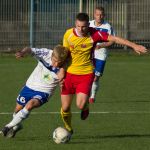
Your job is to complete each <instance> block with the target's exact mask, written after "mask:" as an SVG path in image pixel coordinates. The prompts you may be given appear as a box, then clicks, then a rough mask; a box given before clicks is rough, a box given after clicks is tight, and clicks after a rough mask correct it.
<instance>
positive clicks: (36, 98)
mask: <svg viewBox="0 0 150 150" xmlns="http://www.w3.org/2000/svg"><path fill="white" fill-rule="evenodd" d="M48 96H49V95H48V94H47V93H43V92H38V91H34V90H32V89H30V88H28V87H26V86H25V87H24V88H23V89H22V91H21V92H20V94H19V96H18V97H17V103H18V105H17V107H16V109H15V112H17V113H15V114H14V117H13V119H12V120H11V121H10V122H9V123H8V124H7V125H6V126H5V127H4V128H3V129H2V130H1V133H2V135H3V136H7V134H8V132H9V131H10V130H13V128H15V126H17V125H19V124H20V123H21V122H22V120H24V119H26V118H27V117H28V115H29V113H30V111H31V110H32V109H33V108H36V107H39V106H40V105H41V104H43V103H45V102H47V99H48ZM20 105H21V106H22V107H21V106H20ZM21 108H22V109H21ZM20 109H21V110H20ZM18 110H19V111H18ZM13 136H14V135H13Z"/></svg>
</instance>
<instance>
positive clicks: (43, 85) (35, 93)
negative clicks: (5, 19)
mask: <svg viewBox="0 0 150 150" xmlns="http://www.w3.org/2000/svg"><path fill="white" fill-rule="evenodd" d="M26 54H32V55H33V56H34V57H35V58H36V59H37V60H38V64H37V66H36V67H35V69H34V71H33V72H32V74H31V75H30V77H29V78H28V80H27V81H26V84H25V86H24V87H23V88H22V90H21V92H20V94H19V95H18V97H17V103H16V107H15V111H14V113H13V119H12V120H11V121H10V122H9V123H8V124H6V125H5V127H4V128H3V129H2V130H1V131H0V133H1V134H2V135H3V136H7V137H9V138H11V137H14V136H15V134H16V132H17V131H19V129H21V128H22V125H21V122H22V120H24V119H26V118H27V117H28V116H29V114H30V112H31V110H32V109H34V108H37V107H40V106H42V105H43V104H44V103H46V102H47V101H48V98H49V97H51V96H52V94H53V92H54V90H55V88H56V86H57V85H58V83H59V82H61V81H62V79H63V78H64V76H65V70H64V65H65V62H66V59H67V58H68V49H67V48H65V47H63V46H61V45H58V46H56V47H55V48H54V50H50V49H46V48H41V49H38V48H24V49H23V50H21V51H19V52H17V53H16V58H22V57H24V56H25V55H26Z"/></svg>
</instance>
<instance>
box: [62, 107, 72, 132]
mask: <svg viewBox="0 0 150 150" xmlns="http://www.w3.org/2000/svg"><path fill="white" fill-rule="evenodd" d="M60 113H61V117H62V120H63V122H64V125H65V128H66V129H67V130H68V131H69V132H72V127H71V117H72V115H71V111H70V110H69V111H67V112H64V111H63V110H62V108H61V111H60Z"/></svg>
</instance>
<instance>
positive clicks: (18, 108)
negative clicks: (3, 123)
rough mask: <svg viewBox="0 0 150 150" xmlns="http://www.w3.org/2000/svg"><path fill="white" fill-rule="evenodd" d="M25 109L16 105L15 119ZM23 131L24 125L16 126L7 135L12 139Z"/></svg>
mask: <svg viewBox="0 0 150 150" xmlns="http://www.w3.org/2000/svg"><path fill="white" fill-rule="evenodd" d="M21 109H23V106H22V105H20V104H18V103H16V107H15V110H14V113H13V118H14V117H15V116H16V114H17V113H18V112H19V111H20V110H21ZM21 129H23V126H22V124H21V123H20V124H17V125H16V126H14V127H13V128H12V129H11V130H10V131H9V132H8V133H7V137H9V138H12V137H14V136H15V134H16V133H17V132H18V131H20V130H21Z"/></svg>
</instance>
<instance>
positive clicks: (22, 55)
mask: <svg viewBox="0 0 150 150" xmlns="http://www.w3.org/2000/svg"><path fill="white" fill-rule="evenodd" d="M15 56H16V58H17V59H19V58H22V57H24V53H23V52H22V51H19V52H17V53H16V54H15Z"/></svg>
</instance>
